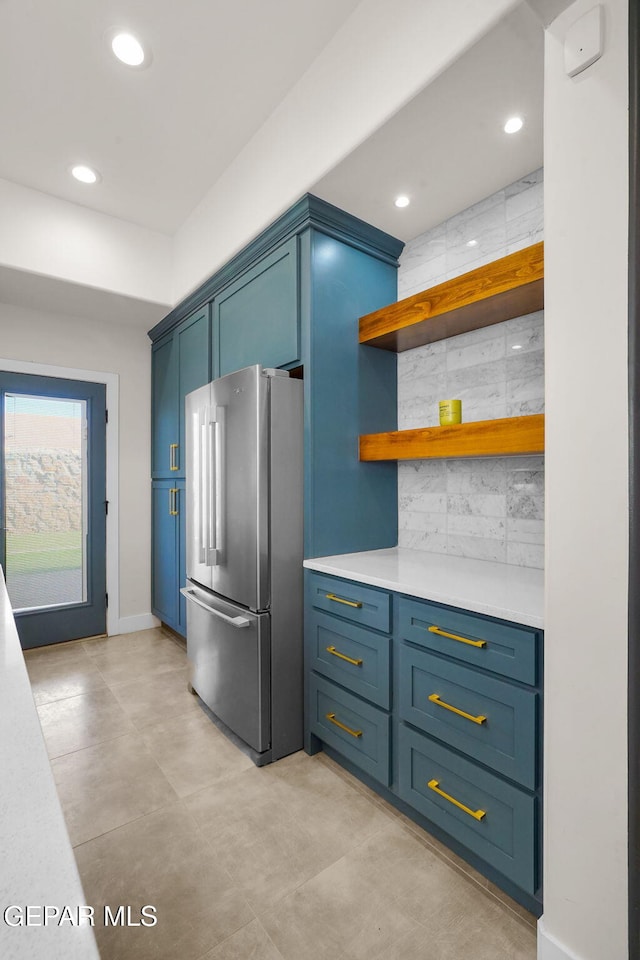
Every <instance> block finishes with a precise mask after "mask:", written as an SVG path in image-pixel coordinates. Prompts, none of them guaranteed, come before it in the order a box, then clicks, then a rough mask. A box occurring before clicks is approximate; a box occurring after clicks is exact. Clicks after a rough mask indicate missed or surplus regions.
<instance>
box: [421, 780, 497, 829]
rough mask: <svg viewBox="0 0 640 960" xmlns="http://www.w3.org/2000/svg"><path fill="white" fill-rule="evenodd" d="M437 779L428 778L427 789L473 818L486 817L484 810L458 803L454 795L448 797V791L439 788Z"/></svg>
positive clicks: (480, 818)
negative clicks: (473, 808)
mask: <svg viewBox="0 0 640 960" xmlns="http://www.w3.org/2000/svg"><path fill="white" fill-rule="evenodd" d="M438 784H439V781H438V780H429V783H428V784H427V786H428V787H429V790H433V792H434V793H437V794H438V796H439V797H444V799H445V800H448V801H449V803H452V804H453V805H454V807H457V808H458V810H462V811H463V813H468V814H469V816H470V817H473V819H474V820H482V819H483V818H484V817H486V815H487V812H486V810H472V809H471V808H470V807H465V805H464V803H460V801H459V800H456V798H455V797H450V796H449V794H448V793H445V792H444V790H441V789H440V787H439V785H438Z"/></svg>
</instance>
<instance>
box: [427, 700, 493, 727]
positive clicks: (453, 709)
mask: <svg viewBox="0 0 640 960" xmlns="http://www.w3.org/2000/svg"><path fill="white" fill-rule="evenodd" d="M429 700H431V703H435V704H436V706H438V707H444V708H445V710H451V713H457V714H458V716H459V717H464V718H465V720H471V723H485V722H486V719H487V718H486V717H482V716H477V717H474V716H472V715H471V714H470V713H465V712H464V710H458V708H457V707H452V706H451V704H450V703H445V702H444V700H441V699H440V697H439V696H438V694H437V693H432V694H431V695H430V696H429Z"/></svg>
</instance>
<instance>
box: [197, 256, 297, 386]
mask: <svg viewBox="0 0 640 960" xmlns="http://www.w3.org/2000/svg"><path fill="white" fill-rule="evenodd" d="M299 362H300V318H299V311H298V239H297V237H292V238H291V239H290V240H287V242H286V243H283V244H280V246H279V247H278V248H277V249H276V250H274V251H273V252H272V253H269V254H268V255H267V256H265V257H262V258H261V259H260V260H259V261H258V263H257V264H255V265H254V266H253V267H251V268H250V269H248V270H246V271H245V272H244V273H243V274H242V275H241V276H240V277H239V278H238V279H237V280H235V281H234V282H233V283H230V284H229V285H228V286H227V287H225V288H224V290H221V291H220V293H219V294H217V295H216V297H215V299H214V301H213V345H212V367H213V374H214V377H223V376H224V375H225V374H227V373H232V372H233V371H234V370H241V369H242V368H243V367H249V366H252V365H253V364H254V363H261V364H262V366H263V367H287V366H293V365H295V364H297V363H299Z"/></svg>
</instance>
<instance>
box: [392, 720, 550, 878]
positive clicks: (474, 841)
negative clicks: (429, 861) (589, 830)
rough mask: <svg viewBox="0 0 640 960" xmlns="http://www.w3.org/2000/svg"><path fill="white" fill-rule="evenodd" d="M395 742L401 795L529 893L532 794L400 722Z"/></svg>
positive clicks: (532, 854)
mask: <svg viewBox="0 0 640 960" xmlns="http://www.w3.org/2000/svg"><path fill="white" fill-rule="evenodd" d="M398 741H399V747H398V749H399V761H398V762H399V770H400V783H399V793H400V796H401V797H402V799H403V800H406V801H407V803H410V804H411V806H412V807H415V808H416V810H419V811H420V813H422V814H423V815H424V816H425V817H427V818H428V819H429V820H431V821H432V822H433V823H436V824H437V825H438V826H439V827H441V828H442V829H443V830H446V831H447V833H449V834H450V835H451V836H452V837H455V838H456V840H459V841H460V842H461V843H463V844H464V845H465V846H466V847H468V848H469V850H473V852H474V853H476V854H478V856H480V857H482V859H483V860H485V861H486V862H487V863H489V864H491V865H492V866H494V867H495V868H496V869H497V870H499V871H500V872H501V873H503V874H504V876H505V877H508V878H509V879H510V880H513V882H514V883H515V884H517V885H518V886H519V887H521V888H522V889H523V890H526V891H527V893H531V894H532V893H534V892H535V889H536V871H535V822H536V798H535V797H534V796H532V795H530V794H527V793H525V792H524V790H521V789H519V788H518V787H514V786H512V785H511V784H509V783H507V782H506V781H505V780H501V779H500V778H499V777H495V776H494V775H493V774H491V773H488V772H487V771H485V770H482V769H481V768H480V767H478V766H476V764H475V763H472V762H471V761H470V760H465V759H463V758H462V757H460V756H458V755H457V754H455V753H454V752H453V751H451V750H447V749H446V748H445V747H442V746H441V745H440V744H437V743H436V742H435V741H433V740H431V738H430V737H427V736H424V735H423V734H420V733H416V732H415V731H414V730H410V729H409V728H408V727H405V725H404V724H402V723H401V724H400V727H399V737H398Z"/></svg>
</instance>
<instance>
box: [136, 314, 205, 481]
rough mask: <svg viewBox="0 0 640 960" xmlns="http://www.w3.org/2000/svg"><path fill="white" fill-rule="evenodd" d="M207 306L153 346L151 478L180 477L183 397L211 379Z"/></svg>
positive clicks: (182, 438)
mask: <svg viewBox="0 0 640 960" xmlns="http://www.w3.org/2000/svg"><path fill="white" fill-rule="evenodd" d="M209 344H210V329H209V307H208V305H207V306H205V307H203V308H201V309H200V310H197V311H196V312H195V313H194V314H192V315H191V316H190V317H188V318H187V319H186V320H183V321H182V323H180V324H179V325H178V326H177V327H176V328H175V330H173V332H172V333H170V334H168V335H167V336H165V337H163V338H162V339H161V340H159V341H157V342H156V343H154V344H153V348H152V350H153V352H152V370H151V377H152V402H151V407H152V442H151V445H152V476H153V477H154V478H160V477H173V478H177V477H184V435H185V434H184V398H185V396H186V395H187V394H188V393H190V392H191V391H192V390H195V389H196V388H197V387H201V386H202V385H203V384H204V383H208V382H209V380H210V379H211V375H210V374H211V370H210V365H209V349H210V348H209Z"/></svg>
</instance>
